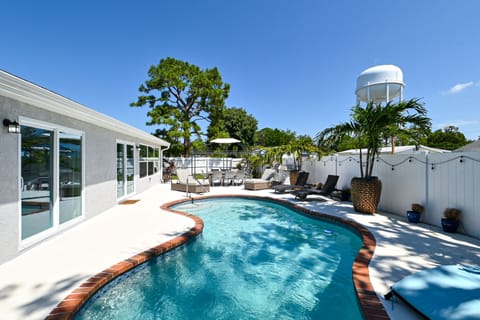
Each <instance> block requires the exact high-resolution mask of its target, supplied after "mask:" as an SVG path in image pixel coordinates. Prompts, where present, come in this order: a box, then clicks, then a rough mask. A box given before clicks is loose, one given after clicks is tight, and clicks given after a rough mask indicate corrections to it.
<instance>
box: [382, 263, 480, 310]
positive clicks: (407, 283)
mask: <svg viewBox="0 0 480 320" xmlns="http://www.w3.org/2000/svg"><path fill="white" fill-rule="evenodd" d="M393 296H396V297H398V298H400V299H401V300H402V301H404V302H406V303H407V304H408V305H409V306H410V307H412V308H413V309H414V310H416V311H417V312H418V313H420V314H421V315H423V316H424V317H425V318H426V319H480V299H479V297H480V267H479V266H476V265H442V266H439V267H436V268H433V269H426V270H423V271H419V272H417V273H414V274H412V275H409V276H407V277H405V278H403V279H402V280H400V281H398V282H396V283H395V284H393V285H392V287H391V291H390V292H388V293H387V294H386V295H385V299H387V300H390V299H391V298H392V297H393Z"/></svg>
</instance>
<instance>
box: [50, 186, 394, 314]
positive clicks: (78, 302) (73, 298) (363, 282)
mask: <svg viewBox="0 0 480 320" xmlns="http://www.w3.org/2000/svg"><path fill="white" fill-rule="evenodd" d="M228 197H237V198H250V199H262V200H268V201H272V202H277V203H280V204H283V205H286V206H288V207H291V208H293V209H295V210H297V211H299V212H301V213H302V214H304V215H307V216H310V217H313V218H321V219H325V220H328V221H330V222H333V223H336V224H340V225H342V226H344V227H347V228H349V229H351V230H353V231H354V232H356V233H357V234H358V235H359V236H360V238H361V239H362V242H363V245H362V247H361V248H360V250H359V252H358V255H357V257H356V258H355V260H354V263H353V266H352V278H353V283H354V287H355V291H356V294H357V298H358V301H359V304H360V307H361V309H362V311H363V315H364V317H365V319H371V320H377V319H378V320H380V319H390V317H389V316H388V314H387V312H386V311H385V309H384V307H383V304H382V303H381V301H380V300H379V299H378V297H377V295H376V293H375V290H374V289H373V285H372V283H371V282H370V275H369V271H368V265H369V263H370V260H371V259H372V257H373V253H374V251H375V247H376V241H375V237H374V236H373V234H372V233H371V232H370V231H368V229H367V228H365V227H364V226H362V225H360V224H359V223H357V222H354V221H352V220H348V219H344V218H340V217H335V216H331V215H327V214H324V213H320V212H316V211H312V210H309V209H306V208H304V207H301V206H299V205H296V204H293V203H291V202H289V201H286V200H281V199H274V198H270V197H259V196H250V195H215V196H200V197H196V198H195V200H201V199H211V198H228ZM186 201H189V200H185V199H179V200H175V201H172V202H168V203H165V204H163V205H162V206H161V209H162V210H165V211H169V212H173V213H176V214H180V215H184V216H188V217H189V218H191V219H192V220H193V221H194V222H195V225H194V226H193V227H192V229H190V230H189V231H187V232H185V233H183V234H181V235H179V236H178V237H175V238H173V239H171V240H168V241H166V242H163V243H161V244H159V245H157V246H155V247H153V248H150V249H148V250H145V251H143V252H140V253H138V254H136V255H134V256H132V257H130V258H128V259H125V260H123V261H120V262H119V263H117V264H115V265H113V266H111V267H110V268H108V269H105V270H103V271H101V272H99V273H97V274H96V275H94V276H93V277H91V278H89V279H88V280H86V281H85V282H83V283H82V284H81V285H80V286H79V287H78V288H76V289H75V290H74V291H73V292H72V293H71V294H69V295H68V296H67V297H65V298H64V299H63V300H62V301H61V302H60V303H58V305H57V306H56V307H55V308H54V309H53V310H52V311H51V312H50V313H49V315H48V316H47V317H46V318H45V320H67V319H73V317H74V316H75V313H76V312H77V311H78V310H80V308H81V307H82V306H83V305H84V304H85V303H86V302H87V301H88V299H89V298H90V297H91V296H93V295H94V294H95V293H96V292H97V291H98V290H99V289H100V288H102V287H103V286H104V285H106V284H107V283H109V282H110V281H111V280H113V279H115V278H117V277H118V276H120V275H122V274H124V273H126V272H127V271H129V270H131V269H133V268H134V267H136V266H138V265H140V264H142V263H144V262H146V261H148V260H151V259H153V258H155V257H157V256H159V255H162V254H164V253H166V252H168V251H171V250H173V249H175V248H177V247H179V246H181V245H182V244H185V243H187V242H189V241H190V240H192V239H194V238H195V237H196V236H198V235H199V234H200V233H201V232H202V231H203V220H202V219H200V218H199V217H197V216H194V215H191V214H187V213H185V212H181V211H176V210H173V209H170V207H171V206H172V205H175V204H178V203H182V202H186Z"/></svg>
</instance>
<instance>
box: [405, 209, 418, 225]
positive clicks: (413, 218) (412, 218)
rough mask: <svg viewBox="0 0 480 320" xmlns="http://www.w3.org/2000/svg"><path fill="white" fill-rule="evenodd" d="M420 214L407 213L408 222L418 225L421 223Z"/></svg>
mask: <svg viewBox="0 0 480 320" xmlns="http://www.w3.org/2000/svg"><path fill="white" fill-rule="evenodd" d="M420 215H421V214H420V213H418V212H415V211H407V219H408V222H412V223H418V222H419V221H420Z"/></svg>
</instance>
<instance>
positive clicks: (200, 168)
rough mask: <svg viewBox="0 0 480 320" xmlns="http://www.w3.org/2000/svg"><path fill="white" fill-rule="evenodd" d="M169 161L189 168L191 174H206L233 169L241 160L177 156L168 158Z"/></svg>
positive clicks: (179, 166)
mask: <svg viewBox="0 0 480 320" xmlns="http://www.w3.org/2000/svg"><path fill="white" fill-rule="evenodd" d="M168 160H169V161H173V162H174V163H175V167H176V168H180V169H185V168H190V169H191V170H192V174H194V173H199V174H206V173H208V172H211V171H213V170H231V169H235V168H236V167H237V165H238V164H239V163H240V162H241V161H242V158H228V157H227V158H210V157H195V156H193V157H188V158H183V157H178V158H168Z"/></svg>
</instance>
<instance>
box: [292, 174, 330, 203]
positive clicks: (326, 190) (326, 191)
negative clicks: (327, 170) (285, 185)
mask: <svg viewBox="0 0 480 320" xmlns="http://www.w3.org/2000/svg"><path fill="white" fill-rule="evenodd" d="M337 182H338V176H336V175H332V174H329V175H328V177H327V180H326V181H325V183H324V184H323V185H322V186H321V187H320V188H316V189H311V188H303V189H300V190H294V191H293V192H292V194H293V195H295V198H297V199H300V200H305V199H306V198H307V196H308V195H311V194H314V195H317V196H324V197H328V196H331V195H332V192H333V191H335V187H336V185H337Z"/></svg>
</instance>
